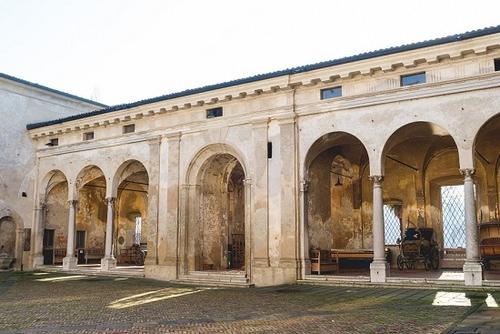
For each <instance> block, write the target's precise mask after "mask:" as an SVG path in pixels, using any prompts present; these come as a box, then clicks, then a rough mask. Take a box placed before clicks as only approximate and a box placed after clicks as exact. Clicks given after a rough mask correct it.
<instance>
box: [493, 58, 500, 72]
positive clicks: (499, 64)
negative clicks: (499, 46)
mask: <svg viewBox="0 0 500 334" xmlns="http://www.w3.org/2000/svg"><path fill="white" fill-rule="evenodd" d="M494 62H495V72H498V71H500V58H497V59H495V60H494Z"/></svg>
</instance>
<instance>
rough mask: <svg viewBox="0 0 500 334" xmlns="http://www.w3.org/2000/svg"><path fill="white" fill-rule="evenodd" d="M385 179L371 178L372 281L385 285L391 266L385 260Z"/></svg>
mask: <svg viewBox="0 0 500 334" xmlns="http://www.w3.org/2000/svg"><path fill="white" fill-rule="evenodd" d="M383 179H384V177H383V176H379V175H374V176H370V180H371V181H372V182H373V262H372V263H371V264H370V280H371V281H372V282H373V283H384V282H385V279H386V277H387V276H388V274H389V265H388V264H387V261H386V260H385V240H384V197H383V192H382V181H383Z"/></svg>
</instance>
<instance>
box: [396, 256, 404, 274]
mask: <svg viewBox="0 0 500 334" xmlns="http://www.w3.org/2000/svg"><path fill="white" fill-rule="evenodd" d="M397 262H398V269H399V270H403V269H405V259H404V257H403V255H401V254H399V255H398V258H397Z"/></svg>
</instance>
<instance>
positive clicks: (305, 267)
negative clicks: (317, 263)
mask: <svg viewBox="0 0 500 334" xmlns="http://www.w3.org/2000/svg"><path fill="white" fill-rule="evenodd" d="M308 189H309V182H308V181H306V180H302V181H300V188H299V191H300V192H299V210H300V229H299V233H300V262H301V275H302V276H301V279H304V278H305V277H306V275H310V274H311V260H310V259H309V233H308V228H307V225H306V224H307V191H308Z"/></svg>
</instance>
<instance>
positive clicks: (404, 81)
mask: <svg viewBox="0 0 500 334" xmlns="http://www.w3.org/2000/svg"><path fill="white" fill-rule="evenodd" d="M423 83H426V76H425V72H421V73H413V74H408V75H402V76H401V86H413V85H418V84H423Z"/></svg>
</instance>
